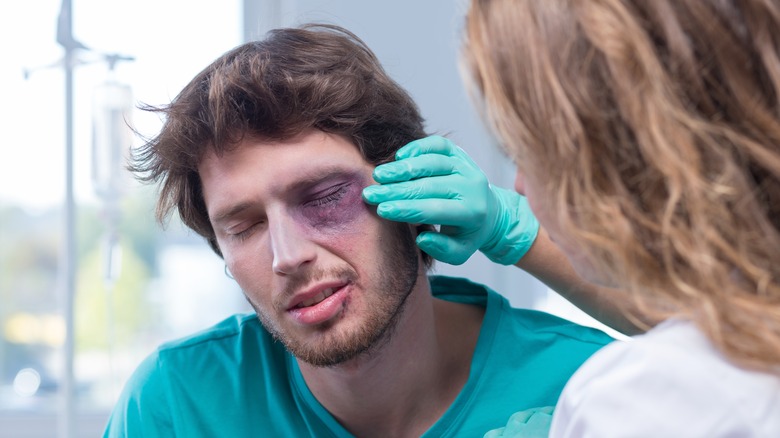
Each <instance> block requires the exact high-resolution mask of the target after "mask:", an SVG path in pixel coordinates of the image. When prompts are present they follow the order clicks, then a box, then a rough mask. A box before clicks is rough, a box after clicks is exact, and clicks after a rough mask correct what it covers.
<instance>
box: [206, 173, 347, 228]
mask: <svg viewBox="0 0 780 438" xmlns="http://www.w3.org/2000/svg"><path fill="white" fill-rule="evenodd" d="M358 175H359V171H357V170H353V169H345V168H344V167H343V166H340V165H338V164H334V165H329V166H325V167H320V168H318V169H316V170H314V171H312V172H310V173H308V174H306V175H304V176H303V177H301V178H300V179H297V180H295V181H293V182H291V183H290V184H287V185H285V186H284V187H282V188H280V189H279V191H281V192H286V193H290V192H299V191H303V190H305V189H307V188H309V187H311V186H314V185H317V184H319V183H321V182H323V181H327V180H330V179H339V178H353V177H357V176H358ZM251 207H252V203H251V202H247V201H245V202H240V203H238V204H235V205H233V206H230V207H227V208H225V209H223V210H221V211H219V212H218V213H216V214H214V216H211V217H210V220H211V223H212V224H218V223H220V222H222V221H225V220H227V219H230V218H231V217H233V216H236V215H238V214H240V213H241V212H243V211H245V210H248V209H249V208H251Z"/></svg>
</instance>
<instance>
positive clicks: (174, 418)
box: [104, 276, 612, 437]
mask: <svg viewBox="0 0 780 438" xmlns="http://www.w3.org/2000/svg"><path fill="white" fill-rule="evenodd" d="M430 283H431V288H432V291H433V294H434V296H436V297H437V298H440V299H445V300H449V301H454V302H460V303H466V304H472V305H477V306H482V307H485V316H484V320H483V323H482V328H481V330H480V334H479V339H478V341H477V346H476V350H475V352H474V357H473V358H472V362H471V370H470V375H469V379H468V381H467V382H466V384H465V386H464V387H463V389H462V390H461V392H460V394H459V395H458V397H457V398H456V399H455V401H454V402H453V403H452V405H451V406H450V407H449V409H448V410H447V411H446V412H445V413H444V415H443V416H442V417H441V418H440V419H439V420H438V421H437V422H436V423H435V424H434V425H433V426H432V427H431V428H430V429H429V430H428V431H427V432H426V433H425V435H424V436H426V437H460V436H463V437H474V436H480V437H481V436H482V435H483V434H484V433H485V432H487V431H488V430H491V429H495V428H498V427H502V426H505V425H506V421H507V419H508V418H509V417H510V416H511V415H512V414H513V413H515V412H517V411H520V410H524V409H528V408H532V407H538V406H553V405H555V403H556V401H557V400H558V396H559V395H560V393H561V391H562V389H563V386H564V384H565V383H566V381H567V380H568V379H569V377H570V376H571V375H572V374H573V373H574V371H575V370H576V369H577V368H578V367H579V366H580V365H581V364H582V363H583V362H584V361H585V360H586V359H587V358H588V357H590V355H592V354H593V353H594V352H595V351H596V350H598V349H599V348H601V347H602V346H604V345H605V344H607V343H609V342H611V341H612V338H610V337H609V336H607V335H606V334H604V333H603V332H601V331H599V330H595V329H591V328H587V327H583V326H580V325H577V324H574V323H572V322H570V321H567V320H564V319H561V318H558V317H556V316H553V315H550V314H547V313H544V312H538V311H534V310H527V309H516V308H512V307H511V306H510V305H509V302H508V301H507V300H506V299H505V298H504V297H502V296H501V295H499V294H497V293H496V292H494V291H492V290H490V289H489V288H487V287H485V286H483V285H480V284H476V283H473V282H470V281H468V280H464V279H458V278H451V277H442V276H431V277H430ZM104 436H106V437H140V436H143V437H174V436H178V437H258V436H263V437H300V436H316V437H350V436H352V435H351V434H350V433H349V432H348V431H347V430H345V429H344V428H343V427H342V426H341V425H340V424H339V423H338V421H336V419H335V418H334V417H333V416H331V415H330V414H329V413H328V411H327V410H326V409H325V408H324V407H323V406H322V405H321V404H320V403H319V402H318V401H317V399H316V398H315V397H314V396H313V394H312V393H311V391H309V388H308V387H307V386H306V382H305V381H304V379H303V376H302V375H301V372H300V369H299V368H298V364H297V362H296V360H295V359H294V358H293V357H292V356H291V355H290V354H289V353H288V352H287V351H286V350H285V348H284V347H283V346H282V344H280V343H279V342H276V341H274V340H273V338H272V337H271V335H270V334H268V332H266V330H265V329H264V328H263V326H262V325H261V324H260V322H259V321H258V319H257V317H256V315H254V314H247V315H236V316H233V317H231V318H228V319H226V320H224V321H222V322H220V323H219V324H217V325H215V326H214V327H212V328H210V329H208V330H206V331H203V332H201V333H198V334H195V335H193V336H191V337H188V338H185V339H182V340H178V341H174V342H170V343H167V344H164V345H162V346H160V347H159V348H158V349H157V351H156V352H155V353H153V354H152V355H150V356H149V357H148V358H146V359H145V360H144V361H143V362H142V363H141V365H140V366H139V367H138V369H137V370H136V371H135V373H134V374H133V375H132V376H131V378H130V379H129V381H128V382H127V384H126V386H125V389H124V391H123V392H122V395H121V396H120V399H119V401H118V402H117V404H116V407H115V408H114V411H113V413H112V414H111V418H110V419H109V422H108V426H107V428H106V431H105V435H104Z"/></svg>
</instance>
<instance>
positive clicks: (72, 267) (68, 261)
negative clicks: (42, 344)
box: [57, 0, 86, 438]
mask: <svg viewBox="0 0 780 438" xmlns="http://www.w3.org/2000/svg"><path fill="white" fill-rule="evenodd" d="M72 9H73V8H72V5H71V1H70V0H62V6H61V9H60V15H59V17H58V18H57V43H59V44H60V45H61V46H62V47H63V49H65V53H64V56H63V63H62V66H63V68H64V70H65V221H64V222H65V223H64V227H65V235H64V237H65V239H64V244H63V250H62V263H61V266H62V274H61V279H62V282H63V287H62V289H61V291H62V293H63V294H64V308H63V313H64V316H65V343H64V345H63V355H62V390H61V400H60V402H61V405H60V416H59V419H58V420H59V421H58V431H57V435H58V436H59V437H60V438H70V437H72V436H73V411H74V407H73V402H74V377H73V357H74V344H75V342H74V341H75V336H74V326H75V324H74V322H73V303H74V301H75V292H76V291H75V289H76V288H75V271H76V231H75V230H76V227H75V225H76V215H75V210H76V208H75V200H74V194H73V68H74V64H75V61H76V57H75V54H76V53H75V52H76V51H77V50H80V49H86V47H85V46H84V45H83V44H81V43H79V42H78V41H76V40H75V39H74V38H73V17H72Z"/></svg>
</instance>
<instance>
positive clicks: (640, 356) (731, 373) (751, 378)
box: [553, 320, 780, 436]
mask: <svg viewBox="0 0 780 438" xmlns="http://www.w3.org/2000/svg"><path fill="white" fill-rule="evenodd" d="M777 394H780V377H778V376H776V375H770V374H766V373H760V372H754V371H750V370H745V369H742V368H740V367H738V366H737V365H735V364H733V363H732V362H730V361H729V360H728V359H727V358H725V357H724V356H723V355H722V354H720V352H719V351H717V349H715V348H714V347H713V346H712V344H711V343H710V342H709V341H708V340H707V338H706V337H705V336H704V335H703V334H702V333H701V332H700V331H699V330H698V329H697V328H696V327H695V325H694V324H692V323H690V322H687V321H678V320H673V321H667V322H664V323H662V324H660V325H659V326H658V327H656V328H654V329H653V330H650V331H649V332H648V333H646V334H644V335H640V336H636V337H634V338H632V339H630V340H628V341H619V342H613V343H612V344H610V345H608V346H606V347H605V348H603V349H601V350H600V351H599V352H597V353H596V354H594V355H593V357H591V358H590V359H589V360H588V361H587V362H586V363H585V364H584V365H583V366H582V367H581V368H580V369H579V370H578V371H577V372H576V373H575V374H574V375H573V376H572V378H571V379H570V380H569V382H568V383H567V385H566V387H565V388H564V391H563V394H562V395H561V398H560V401H559V403H558V407H557V408H556V414H555V415H556V416H557V417H558V418H557V419H554V420H553V422H554V426H553V431H557V432H560V431H561V430H562V427H563V426H564V425H565V424H568V426H567V427H571V426H573V425H575V424H579V425H580V427H586V428H590V427H592V426H594V425H600V424H601V426H598V427H607V428H608V429H609V430H602V431H601V432H600V434H601V435H603V436H614V435H625V433H626V432H628V433H629V434H630V432H636V433H639V434H641V433H642V432H644V433H647V432H648V430H655V431H657V432H660V431H669V432H670V433H673V432H677V433H679V432H680V431H681V430H683V431H690V432H691V433H692V434H694V435H700V434H703V435H702V436H706V435H707V433H711V432H714V431H716V430H717V431H719V432H718V433H719V434H720V433H721V432H720V431H721V430H727V431H728V430H733V431H735V432H738V433H744V434H745V436H753V435H755V434H753V433H752V432H751V431H752V430H753V429H755V428H758V429H757V430H759V431H764V430H765V429H761V428H762V427H771V429H769V430H772V431H774V430H777V431H778V432H780V397H778V396H777ZM766 414H771V415H766ZM556 423H558V424H557V426H556ZM585 425H587V426H585ZM606 425H609V426H606ZM716 426H717V429H715V427H716ZM613 428H614V429H613ZM691 428H696V429H695V430H690V429H691ZM775 428H776V429H775ZM610 430H611V431H612V432H615V433H614V434H613V433H610ZM618 431H619V433H618ZM557 432H556V433H557ZM762 433H763V432H762ZM596 435H598V434H596ZM778 436H780V435H778Z"/></svg>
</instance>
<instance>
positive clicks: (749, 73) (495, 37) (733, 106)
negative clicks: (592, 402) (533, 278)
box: [463, 0, 780, 372]
mask: <svg viewBox="0 0 780 438" xmlns="http://www.w3.org/2000/svg"><path fill="white" fill-rule="evenodd" d="M466 33H467V37H466V40H465V41H464V46H463V48H464V51H463V60H464V63H463V65H464V67H465V68H466V71H467V72H468V73H467V74H468V75H469V77H470V78H471V79H472V84H473V85H474V88H473V91H474V94H473V96H474V97H475V98H476V102H477V105H478V106H480V107H481V108H482V109H483V110H484V111H483V112H484V114H485V116H486V119H487V121H488V123H489V124H490V125H491V126H492V127H493V128H494V131H495V132H496V133H497V137H498V138H499V139H500V141H501V143H502V146H503V147H504V148H505V150H506V151H507V153H508V154H509V155H510V156H511V157H512V158H513V159H514V160H515V162H516V164H517V165H518V169H519V171H521V172H524V173H527V174H529V175H530V174H533V175H534V176H536V178H535V180H537V181H546V183H545V184H544V186H543V188H542V193H543V194H544V195H545V196H546V197H547V198H546V202H549V203H551V205H552V206H553V207H552V208H553V209H554V211H555V212H556V215H557V216H556V219H555V220H556V221H557V222H556V225H558V226H559V227H562V229H565V230H567V233H569V234H570V236H569V237H571V238H573V239H574V240H576V241H577V242H578V243H579V244H580V245H581V246H583V247H584V248H585V251H586V252H587V255H588V256H589V257H590V259H591V260H593V262H594V265H595V267H596V268H597V269H598V270H599V272H600V273H601V274H602V276H603V277H604V278H606V279H609V280H610V281H611V282H612V283H614V284H616V285H619V286H620V287H622V288H625V289H626V291H627V292H628V293H629V294H630V295H631V297H632V298H633V301H632V302H635V304H636V305H638V308H639V309H640V311H641V312H642V313H643V314H644V316H645V317H650V318H651V319H654V320H662V319H666V318H670V317H684V318H689V319H691V320H693V321H694V322H695V323H696V324H697V326H698V327H700V328H701V330H702V331H704V332H705V333H706V335H707V336H708V337H709V338H710V339H711V340H712V341H713V343H714V344H715V345H716V346H717V347H718V348H719V349H720V350H721V351H723V352H724V353H726V354H727V355H728V356H730V357H731V358H732V359H733V360H735V361H736V362H738V363H740V364H742V365H744V366H748V367H754V368H759V369H763V370H769V371H773V372H780V58H779V56H780V55H779V54H780V5H778V3H777V2H776V1H770V0H652V1H644V0H538V1H533V0H473V2H472V5H471V8H470V10H469V12H468V16H467V21H466ZM635 316H636V315H635Z"/></svg>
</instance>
